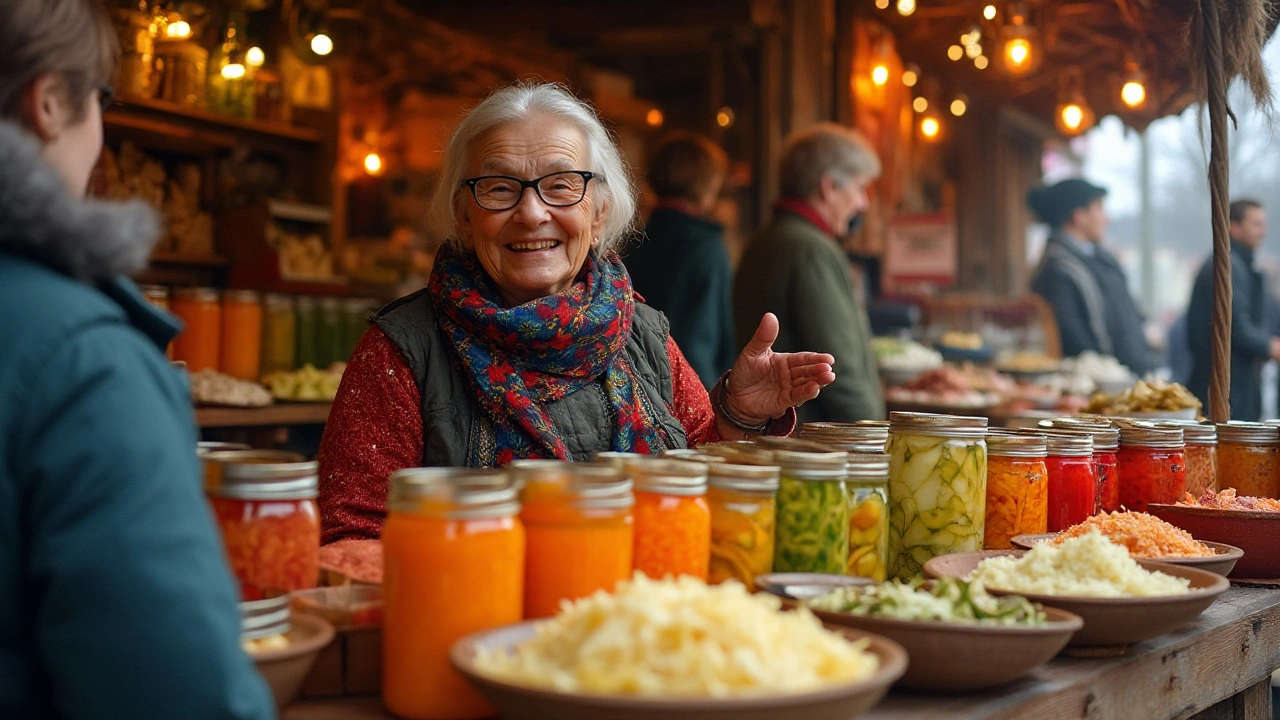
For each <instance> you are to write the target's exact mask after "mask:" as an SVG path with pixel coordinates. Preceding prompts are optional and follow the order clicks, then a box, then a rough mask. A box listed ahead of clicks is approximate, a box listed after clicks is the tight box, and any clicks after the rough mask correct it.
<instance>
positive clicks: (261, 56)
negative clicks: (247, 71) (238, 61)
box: [244, 46, 267, 67]
mask: <svg viewBox="0 0 1280 720" xmlns="http://www.w3.org/2000/svg"><path fill="white" fill-rule="evenodd" d="M244 61H245V64H247V65H248V66H249V67H262V66H263V64H264V63H266V62H267V54H266V53H264V52H262V48H260V47H257V46H254V47H251V48H249V49H248V50H246V51H245V53H244Z"/></svg>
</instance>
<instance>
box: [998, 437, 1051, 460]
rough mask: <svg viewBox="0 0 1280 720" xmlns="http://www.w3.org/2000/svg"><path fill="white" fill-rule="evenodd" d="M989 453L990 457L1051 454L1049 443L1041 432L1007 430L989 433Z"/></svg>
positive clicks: (1043, 455)
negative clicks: (1016, 432) (1013, 432)
mask: <svg viewBox="0 0 1280 720" xmlns="http://www.w3.org/2000/svg"><path fill="white" fill-rule="evenodd" d="M987 455H988V456H990V457H1011V458H1032V459H1035V458H1043V457H1047V456H1048V455H1049V447H1048V443H1047V441H1046V440H1045V437H1044V435H1041V434H1038V433H1037V434H1035V435H1032V434H1029V433H1028V434H1019V435H1014V434H1012V433H1007V432H993V433H987Z"/></svg>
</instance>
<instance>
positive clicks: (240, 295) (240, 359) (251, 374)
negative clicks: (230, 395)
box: [219, 290, 262, 382]
mask: <svg viewBox="0 0 1280 720" xmlns="http://www.w3.org/2000/svg"><path fill="white" fill-rule="evenodd" d="M219 345H220V347H221V355H220V356H219V357H220V358H221V360H220V363H219V364H220V365H221V367H222V372H224V373H226V374H227V375H230V376H231V377H233V378H239V379H241V380H252V381H254V382H257V380H258V377H259V376H260V375H261V374H262V372H261V370H262V298H261V296H260V295H258V293H256V292H254V291H252V290H228V291H226V292H224V293H223V294H222V337H221V340H220V342H219Z"/></svg>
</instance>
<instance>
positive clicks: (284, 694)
mask: <svg viewBox="0 0 1280 720" xmlns="http://www.w3.org/2000/svg"><path fill="white" fill-rule="evenodd" d="M289 622H290V626H291V627H290V628H289V632H288V633H286V634H285V637H286V638H288V640H289V646H288V647H286V648H281V649H279V650H266V651H264V652H258V653H253V654H252V655H251V657H252V658H253V662H254V664H255V665H257V666H258V672H259V673H261V674H262V677H263V679H265V680H266V681H267V685H268V686H270V687H271V695H272V697H274V698H275V701H276V708H277V709H282V708H284V707H285V706H286V705H288V704H289V703H291V702H293V701H294V700H295V699H297V697H298V691H299V690H301V689H302V681H303V680H306V678H307V673H309V672H311V666H312V665H313V664H314V663H315V661H316V656H317V655H319V654H320V650H321V649H323V648H324V646H326V645H328V644H329V643H330V642H332V641H333V626H332V625H330V624H329V623H328V622H326V621H325V620H324V619H323V618H318V617H315V616H313V615H302V614H299V613H294V614H293V617H291V618H290V619H289Z"/></svg>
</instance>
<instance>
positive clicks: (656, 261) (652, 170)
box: [626, 133, 736, 387]
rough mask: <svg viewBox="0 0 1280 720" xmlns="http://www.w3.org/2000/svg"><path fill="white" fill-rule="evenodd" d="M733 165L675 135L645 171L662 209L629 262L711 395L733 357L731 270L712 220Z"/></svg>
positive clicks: (701, 141) (698, 141) (705, 145)
mask: <svg viewBox="0 0 1280 720" xmlns="http://www.w3.org/2000/svg"><path fill="white" fill-rule="evenodd" d="M728 164H729V163H728V159H727V158H726V157H725V154H724V151H723V150H721V149H720V147H719V146H718V145H716V144H715V143H713V142H711V140H709V139H707V138H705V137H703V136H701V135H696V134H693V133H675V134H672V135H669V136H668V137H667V138H665V139H664V140H663V141H661V142H660V143H659V144H658V146H657V148H656V149H655V150H654V153H653V157H652V158H651V159H650V161H649V171H648V180H649V185H650V186H651V187H652V188H653V191H654V192H655V193H657V195H658V206H657V207H656V208H655V209H654V211H653V214H652V215H651V216H650V217H649V222H648V223H647V224H646V225H645V228H644V232H643V234H642V236H641V237H640V238H639V242H640V244H639V246H638V247H637V248H636V249H635V250H633V251H632V252H631V253H630V254H628V255H627V258H626V265H627V270H628V272H630V273H631V282H632V284H633V285H634V286H635V289H636V292H638V293H640V295H641V296H643V297H644V299H645V302H646V303H648V304H649V305H650V306H651V307H654V308H657V309H658V310H661V311H662V312H663V313H665V314H666V316H667V319H668V320H669V321H670V322H671V337H673V338H675V341H676V343H677V344H678V345H679V346H680V348H681V349H682V350H684V355H685V358H687V359H688V360H689V364H690V365H692V366H693V369H694V371H695V372H697V373H698V377H699V378H700V379H701V380H702V384H703V385H706V386H707V387H711V386H713V385H715V384H716V381H717V380H719V379H720V376H721V375H722V374H724V372H725V371H726V370H728V369H729V368H730V367H731V366H732V365H733V361H734V358H735V356H736V354H735V352H734V351H735V349H736V348H734V345H733V309H732V306H731V304H730V303H731V294H732V291H733V270H732V268H731V267H730V265H729V252H728V250H727V249H726V248H725V244H724V228H722V227H721V226H720V224H719V223H717V222H714V221H712V220H709V219H708V218H707V216H708V215H710V214H711V211H712V210H713V209H714V208H715V204H716V198H717V197H719V195H720V188H721V187H722V186H723V185H724V178H725V174H726V172H727V171H728Z"/></svg>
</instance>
